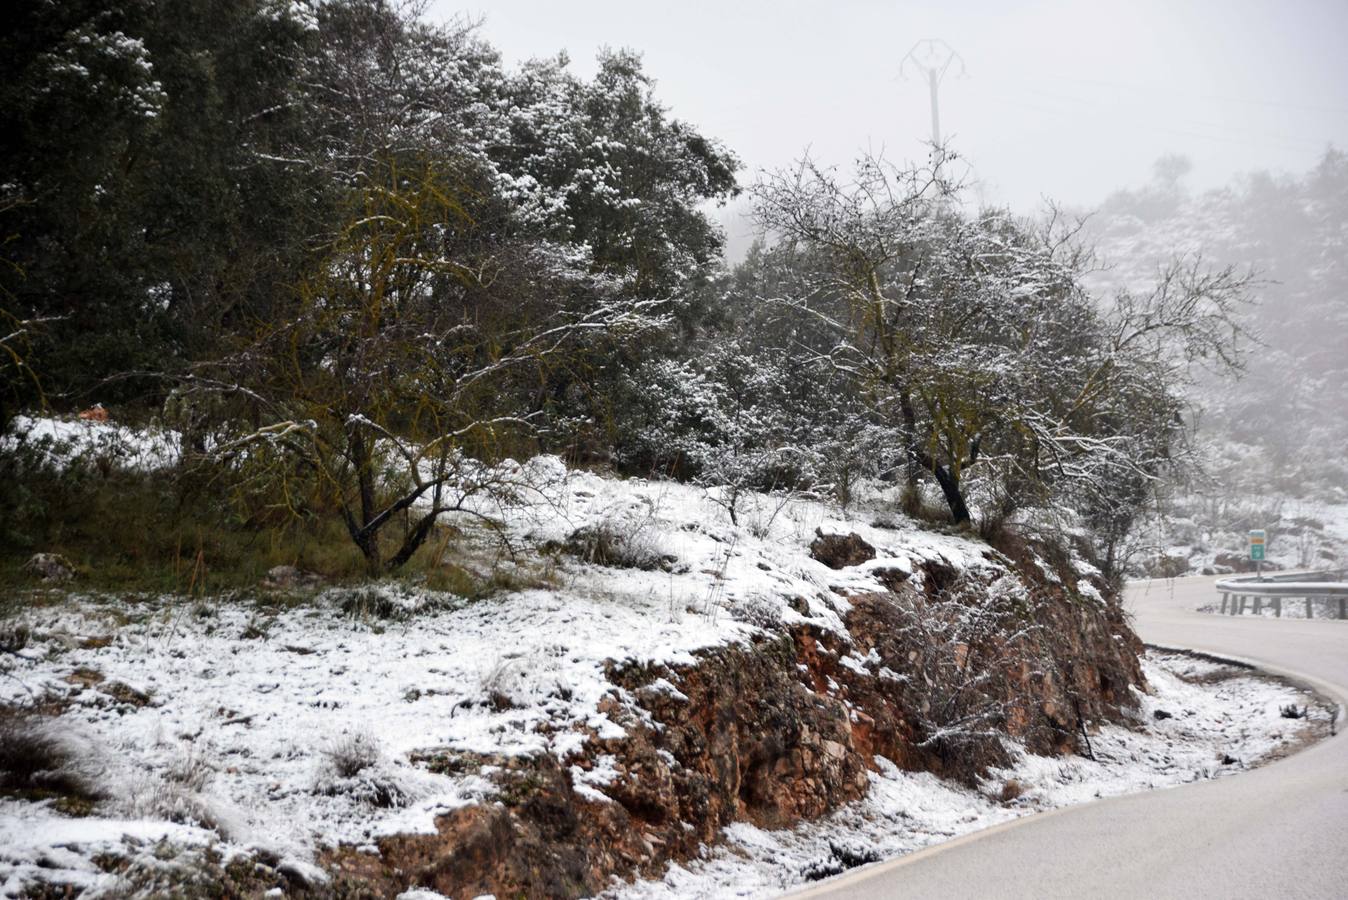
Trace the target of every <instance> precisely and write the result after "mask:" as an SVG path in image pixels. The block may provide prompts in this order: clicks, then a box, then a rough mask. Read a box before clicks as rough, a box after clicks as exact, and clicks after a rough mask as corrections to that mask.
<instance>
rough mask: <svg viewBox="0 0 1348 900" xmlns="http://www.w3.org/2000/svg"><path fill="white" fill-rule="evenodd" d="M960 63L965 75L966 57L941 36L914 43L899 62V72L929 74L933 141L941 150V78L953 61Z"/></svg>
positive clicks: (960, 71)
mask: <svg viewBox="0 0 1348 900" xmlns="http://www.w3.org/2000/svg"><path fill="white" fill-rule="evenodd" d="M956 62H958V63H959V66H960V68H959V73H960V75H961V76H963V75H964V73H965V69H964V57H962V56H960V55H959V54H958V53H956V52H955V51H954V49H953V48H951V46H950V45H949V44H947V43H946V42H945V41H943V40H941V39H940V38H926V39H924V40H920V41H918V42H917V43H916V44H914V45H913V49H911V50H909V51H908V55H907V56H905V57H904V58H903V61H902V62H901V63H899V74H900V75H904V76H907V74H908V72H909V71H910V70H917V71H919V72H922V73H923V74H925V75H926V76H927V87H928V88H929V89H930V91H931V142H932V145H933V146H934V147H936V148H937V151H938V152H939V150H940V147H941V103H940V97H939V94H940V88H941V79H943V78H945V73H946V71H947V70H949V68H950V66H951V64H952V63H956Z"/></svg>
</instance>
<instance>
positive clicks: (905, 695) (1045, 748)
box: [325, 551, 1142, 898]
mask: <svg viewBox="0 0 1348 900" xmlns="http://www.w3.org/2000/svg"><path fill="white" fill-rule="evenodd" d="M872 552H873V551H872ZM989 554H990V556H992V555H993V554H992V551H989ZM1026 557H1027V559H1033V558H1034V555H1033V553H1027V554H1026ZM996 561H997V562H998V563H999V564H1000V567H1001V568H1000V572H1001V573H1002V574H1005V572H1006V568H1005V567H1014V568H1019V569H1021V571H1022V573H1023V575H1024V576H1025V582H1026V583H1030V584H1034V585H1038V587H1037V588H1036V589H1035V590H1034V591H1032V592H1031V595H1030V596H1026V595H1025V593H1024V591H1023V590H1021V591H1019V592H1008V591H1004V590H1003V591H1000V592H999V589H998V587H997V585H996V584H995V583H994V582H996V580H997V579H999V578H1001V577H1002V575H1000V574H998V570H997V569H994V570H989V572H990V573H991V574H988V573H985V574H983V575H982V576H978V577H975V576H972V575H970V574H968V573H962V572H959V571H957V570H956V569H955V568H953V567H952V566H947V565H942V564H941V563H939V562H933V563H929V564H928V565H927V566H926V567H925V569H924V570H923V571H921V572H918V573H914V574H913V576H912V577H909V578H899V577H897V576H895V577H894V578H892V579H886V580H885V582H884V583H885V584H886V586H887V587H890V588H891V589H890V590H887V591H883V592H879V593H873V594H866V595H860V596H853V597H850V598H848V600H847V601H846V602H842V601H840V602H839V609H840V610H845V614H844V622H845V625H846V633H845V634H843V633H839V632H837V631H834V630H829V629H826V628H823V627H820V626H818V625H814V624H808V623H803V624H796V625H793V626H791V627H789V628H785V627H779V628H778V629H776V630H775V631H770V632H769V633H768V634H767V635H765V636H764V637H763V638H762V639H761V640H760V641H759V642H758V643H757V644H756V645H754V646H752V647H744V646H729V647H722V648H718V649H716V650H714V651H711V652H708V653H706V654H705V655H704V656H703V657H702V658H701V659H700V660H699V661H698V662H697V664H695V665H691V666H684V667H679V668H677V669H669V668H665V667H659V666H638V665H631V664H629V665H625V666H623V665H616V664H615V665H614V666H612V667H611V669H610V671H609V678H610V680H611V681H612V682H613V683H614V685H615V686H617V687H618V688H621V689H622V690H621V692H619V691H615V692H614V693H613V694H612V695H610V698H609V699H607V700H606V701H605V702H604V704H603V705H602V706H601V709H602V711H603V712H605V713H606V714H607V715H608V717H609V718H610V719H612V720H613V721H615V722H617V723H618V724H621V725H622V726H623V727H624V728H625V730H626V732H627V734H626V736H625V737H622V738H619V739H601V738H599V737H598V736H597V735H591V736H590V738H589V742H588V745H587V748H586V753H585V754H583V755H582V756H581V757H579V758H576V759H573V760H567V761H566V764H565V765H563V764H562V763H560V762H559V761H557V760H556V759H553V758H552V757H548V756H544V757H538V758H534V759H527V760H519V759H513V760H510V759H496V758H481V757H472V756H469V755H465V754H455V753H446V754H441V755H432V756H428V757H426V758H425V760H423V761H424V762H425V763H426V764H427V765H428V766H430V767H431V768H432V769H433V770H435V769H436V768H437V767H442V769H441V770H444V771H454V772H461V771H465V770H468V769H471V768H476V767H480V766H483V765H487V764H490V765H493V766H497V767H499V774H498V775H496V776H494V777H495V779H496V781H497V783H498V785H499V792H500V794H499V795H500V800H501V802H500V803H499V804H486V805H480V806H472V807H467V808H464V809H460V810H456V811H455V812H453V813H450V814H448V815H446V816H444V817H442V818H441V819H440V820H439V821H438V823H437V827H438V833H437V834H433V835H399V836H395V837H390V838H384V839H381V840H379V841H378V846H379V849H380V851H381V852H380V855H378V856H376V855H373V854H368V853H361V852H357V851H355V850H353V849H342V850H339V851H336V852H334V853H332V854H330V855H329V856H328V858H327V859H326V860H325V862H326V864H327V865H328V866H329V867H330V868H331V869H332V870H334V874H335V875H337V877H338V878H339V879H342V880H343V881H346V882H348V883H349V882H356V883H359V884H361V885H362V886H364V887H366V888H368V889H372V890H374V891H375V892H376V893H378V894H390V895H391V894H393V893H396V892H397V891H398V890H402V889H406V888H408V887H413V886H422V887H428V888H432V889H434V890H437V891H439V892H441V893H443V894H446V895H449V896H453V897H471V896H477V895H479V894H486V893H494V894H496V895H497V896H509V897H529V898H545V897H546V898H551V897H580V896H586V895H589V894H592V893H596V892H598V891H600V890H602V889H603V888H604V887H605V886H607V884H608V883H609V880H610V879H611V877H612V876H614V875H619V876H624V877H628V876H632V875H644V876H658V875H660V874H661V873H662V871H663V869H664V867H665V865H666V864H667V863H668V862H669V861H671V860H683V859H687V858H689V857H691V856H693V855H695V854H696V853H697V852H698V850H699V848H700V847H701V846H702V845H703V844H706V843H710V842H713V841H715V840H717V838H718V835H719V832H720V830H721V828H723V827H724V826H725V825H727V824H729V823H731V822H734V821H737V820H744V821H749V822H753V823H754V824H756V825H760V826H763V827H769V828H775V827H784V826H789V825H791V824H792V823H795V822H797V821H799V820H801V819H810V818H815V817H818V816H821V815H823V814H826V813H828V812H829V811H831V810H833V809H836V808H837V807H838V806H839V805H841V804H844V803H847V802H849V801H852V800H856V799H858V798H860V797H861V796H863V795H864V793H865V792H866V790H867V786H868V778H867V770H868V769H870V768H873V767H875V765H876V764H875V757H876V756H877V755H881V756H884V757H886V758H888V759H889V760H891V761H892V762H894V763H896V764H897V765H899V766H900V767H902V768H907V769H910V770H927V771H933V772H936V773H938V774H941V775H943V776H945V777H951V778H958V779H964V780H971V779H973V778H974V777H975V776H976V775H977V774H978V773H979V772H980V771H981V770H982V769H983V768H984V767H986V766H988V765H991V764H994V763H999V762H1003V761H1004V760H1003V753H1004V751H1003V750H1002V748H1001V742H1000V740H998V739H996V738H995V737H988V734H989V733H995V734H1004V735H1010V736H1013V737H1016V738H1019V739H1020V740H1023V741H1024V742H1025V743H1026V745H1027V746H1028V747H1029V748H1030V749H1031V750H1034V751H1036V752H1040V753H1064V752H1068V751H1073V750H1077V749H1079V747H1080V746H1081V744H1083V743H1084V740H1085V734H1086V729H1087V728H1088V727H1089V723H1092V722H1098V721H1102V720H1114V719H1118V718H1119V717H1121V715H1122V714H1123V713H1124V712H1125V710H1126V709H1127V708H1128V707H1129V706H1130V705H1131V703H1132V698H1131V694H1130V692H1129V687H1130V686H1131V685H1141V684H1142V675H1141V671H1140V668H1139V666H1138V662H1137V657H1136V652H1137V650H1138V649H1139V648H1140V647H1139V644H1138V642H1137V638H1136V637H1135V636H1134V635H1133V634H1132V633H1131V631H1129V630H1128V627H1127V625H1126V624H1125V623H1124V621H1123V618H1122V614H1121V612H1120V610H1119V608H1118V605H1117V604H1116V603H1112V602H1110V603H1102V602H1100V601H1098V600H1094V599H1087V598H1084V597H1083V596H1081V595H1080V594H1078V593H1077V592H1076V591H1075V590H1074V589H1073V588H1072V587H1071V586H1072V585H1075V584H1076V579H1077V576H1076V574H1075V573H1074V572H1072V571H1071V570H1070V566H1067V565H1065V564H1064V565H1063V566H1061V567H1059V569H1058V570H1057V572H1056V574H1055V575H1054V577H1053V578H1047V579H1046V578H1045V577H1044V576H1043V574H1042V573H1040V572H1039V571H1038V570H1037V569H1036V570H1035V571H1034V572H1032V573H1031V572H1030V570H1029V568H1028V564H1027V563H1025V562H1022V563H1019V564H1018V563H1015V562H1012V561H1010V560H1008V559H1006V558H1005V557H1001V556H998V557H997V559H996ZM980 578H981V579H982V580H980ZM1054 578H1056V579H1057V580H1056V581H1055V580H1054ZM1097 587H1103V586H1102V585H1100V586H1097ZM974 676H977V677H976V678H975V677H974ZM671 684H672V685H674V687H675V688H676V689H673V690H671V689H670V685H671ZM624 697H625V698H630V699H629V700H627V701H625V700H623V699H620V698H624ZM960 723H965V724H966V725H967V726H968V727H963V730H961V728H962V726H961V724H960ZM601 756H611V757H612V758H613V768H614V769H615V770H616V772H617V776H616V777H615V778H611V779H609V780H607V781H605V782H603V783H600V784H598V785H597V787H598V788H599V790H600V791H602V795H603V797H606V798H607V799H602V798H601V796H600V795H599V794H597V793H595V792H594V791H593V790H591V789H588V788H587V789H581V788H580V787H578V786H577V784H575V783H574V780H573V778H572V773H571V766H573V765H574V766H578V767H579V768H580V769H581V770H587V769H589V768H590V767H592V766H593V765H594V761H595V760H596V759H597V758H599V757H601ZM580 780H582V781H583V780H585V779H584V778H581V779H580Z"/></svg>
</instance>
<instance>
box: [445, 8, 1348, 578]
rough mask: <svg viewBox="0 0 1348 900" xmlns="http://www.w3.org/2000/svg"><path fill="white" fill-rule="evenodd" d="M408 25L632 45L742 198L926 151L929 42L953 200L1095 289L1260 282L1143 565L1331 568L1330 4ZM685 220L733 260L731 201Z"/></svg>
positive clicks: (1343, 108) (1333, 140)
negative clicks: (781, 181)
mask: <svg viewBox="0 0 1348 900" xmlns="http://www.w3.org/2000/svg"><path fill="white" fill-rule="evenodd" d="M429 12H430V15H431V17H432V18H441V19H446V20H448V19H451V18H454V17H456V16H458V17H467V18H468V19H470V20H474V21H478V22H479V23H480V28H481V33H482V34H483V35H484V36H485V37H486V38H487V39H488V40H490V41H491V42H492V44H493V45H495V46H496V47H497V48H498V49H499V50H500V52H501V53H502V55H503V57H504V62H505V63H506V64H507V65H518V64H519V63H521V62H523V61H525V60H527V59H530V58H538V57H553V56H556V55H557V54H558V53H559V52H565V53H566V54H567V55H568V57H569V59H570V66H571V68H572V69H573V70H574V71H576V72H577V73H579V74H582V75H584V76H587V77H588V76H590V75H592V74H593V72H594V71H595V67H596V63H595V58H596V54H597V53H598V52H599V51H600V50H601V49H602V48H605V47H611V48H622V47H630V48H633V49H635V50H637V51H639V52H640V53H641V54H642V56H643V60H644V64H645V70H646V72H647V73H648V74H649V75H650V76H651V77H652V78H654V79H655V80H656V82H657V86H658V90H659V94H660V97H661V98H662V101H663V102H665V103H666V104H668V106H669V107H670V108H671V109H672V110H673V111H674V112H675V114H676V115H678V116H679V117H680V118H681V119H684V120H686V121H689V122H691V123H692V124H694V125H695V126H697V127H698V128H700V129H701V130H702V131H703V133H705V134H708V135H710V136H713V137H715V138H718V139H720V140H721V141H723V142H724V143H725V144H726V146H728V147H729V148H730V149H731V150H733V151H734V152H735V153H736V154H737V155H738V156H739V158H740V159H741V161H742V162H743V164H744V167H743V169H742V170H741V172H740V174H739V179H740V183H741V185H743V186H748V185H750V184H752V183H753V182H754V181H755V179H756V178H757V177H759V176H760V175H761V174H762V173H763V172H765V171H771V170H774V169H779V168H782V167H787V166H790V165H791V164H792V163H793V161H795V160H796V159H798V158H799V157H800V156H801V155H802V154H805V153H808V154H809V156H810V157H811V158H813V159H814V160H816V161H818V162H820V163H822V164H824V165H836V166H839V167H840V168H841V169H844V170H845V169H846V168H847V167H848V166H849V165H850V163H851V162H852V160H853V159H855V158H856V157H857V155H858V154H861V153H865V152H872V153H882V154H884V155H885V156H887V157H889V158H890V159H893V160H895V161H901V160H910V159H923V158H925V156H926V155H927V154H928V153H929V151H930V144H929V142H930V140H931V114H930V106H929V90H928V84H927V81H926V80H925V78H924V77H923V75H922V73H921V71H920V70H919V69H917V68H916V67H914V66H912V65H908V66H904V64H903V60H904V57H905V56H906V55H907V54H908V53H909V52H910V50H912V49H913V48H914V46H915V45H916V44H917V43H918V42H919V41H922V40H925V39H929V38H940V39H943V40H944V41H945V42H946V43H947V44H948V45H949V47H950V49H951V50H952V51H954V53H955V54H956V55H955V56H954V58H953V59H952V61H951V64H950V65H949V67H948V68H947V70H946V72H945V75H944V76H943V77H942V79H941V82H940V90H939V101H940V120H941V131H942V137H943V141H944V143H945V144H946V145H947V147H948V149H949V150H950V151H951V152H953V153H955V154H958V155H959V157H960V165H961V166H962V167H964V168H963V171H964V172H965V177H966V179H967V183H968V185H969V188H970V191H969V195H968V196H969V198H970V199H972V200H973V201H974V202H976V203H977V204H979V205H994V206H1005V207H1008V208H1010V209H1011V210H1012V211H1013V212H1015V213H1017V214H1020V215H1027V216H1033V215H1041V214H1043V212H1044V210H1045V209H1046V207H1047V205H1048V203H1049V202H1050V201H1052V202H1053V203H1056V204H1060V205H1061V206H1062V207H1063V208H1065V209H1066V210H1067V211H1069V212H1070V213H1071V214H1073V215H1077V216H1082V217H1086V219H1087V222H1086V226H1085V228H1084V229H1083V232H1082V237H1083V239H1084V240H1086V241H1087V242H1089V243H1091V244H1092V245H1094V246H1095V248H1096V251H1097V253H1098V254H1099V265H1100V271H1099V272H1097V273H1096V275H1095V276H1094V277H1093V279H1092V281H1091V284H1092V286H1093V288H1094V289H1095V290H1097V291H1098V292H1099V293H1100V294H1101V296H1102V297H1108V296H1109V295H1110V294H1112V293H1113V292H1116V291H1119V290H1129V289H1131V290H1135V291H1138V290H1141V291H1145V290H1146V289H1147V286H1148V284H1149V282H1150V281H1151V280H1152V279H1154V276H1155V274H1156V272H1157V269H1158V267H1159V266H1160V265H1161V264H1163V263H1164V262H1165V261H1166V260H1167V259H1169V258H1171V257H1172V256H1174V255H1175V254H1176V253H1181V254H1190V255H1201V256H1202V257H1203V259H1204V260H1205V261H1206V262H1207V263H1210V264H1215V265H1232V266H1236V267H1238V268H1241V269H1244V270H1246V271H1253V272H1254V273H1255V274H1256V276H1257V277H1258V278H1259V279H1260V283H1259V284H1258V287H1257V290H1256V291H1255V295H1256V300H1257V303H1256V305H1255V306H1254V307H1252V308H1251V309H1250V310H1248V311H1247V312H1246V314H1245V322H1246V324H1247V325H1248V326H1249V327H1250V328H1251V330H1252V331H1254V332H1256V333H1257V334H1259V335H1260V336H1261V337H1262V341H1263V346H1261V347H1257V348H1255V347H1252V348H1250V349H1251V351H1252V352H1251V354H1250V356H1249V366H1248V371H1247V373H1246V375H1245V377H1244V378H1243V379H1241V380H1240V381H1238V382H1232V381H1229V380H1223V379H1217V378H1212V379H1209V380H1208V381H1206V382H1205V383H1202V384H1201V385H1200V386H1199V388H1198V389H1197V391H1196V392H1195V396H1194V397H1193V398H1192V399H1193V406H1194V409H1193V412H1192V428H1193V432H1194V439H1195V440H1196V441H1198V442H1199V443H1201V444H1203V445H1204V449H1205V452H1206V454H1207V458H1208V459H1209V465H1208V467H1207V469H1206V473H1205V475H1204V476H1203V477H1201V478H1199V479H1197V480H1196V481H1195V482H1194V483H1191V484H1185V485H1178V486H1176V489H1175V495H1174V497H1173V498H1172V500H1171V503H1170V505H1169V506H1168V507H1167V508H1166V509H1164V510H1158V511H1157V513H1158V514H1157V517H1156V524H1155V525H1154V526H1153V527H1152V528H1151V529H1150V530H1149V531H1148V532H1147V534H1146V536H1145V537H1144V538H1143V540H1144V541H1146V542H1149V544H1150V545H1151V547H1150V549H1148V550H1147V551H1146V552H1144V554H1143V555H1144V557H1147V558H1150V559H1151V561H1152V562H1151V565H1152V567H1153V571H1156V572H1166V573H1172V574H1179V573H1181V572H1184V571H1199V570H1212V569H1214V567H1215V569H1216V570H1218V571H1221V570H1223V569H1226V568H1230V567H1232V566H1235V567H1239V566H1240V564H1241V563H1242V562H1243V560H1241V559H1239V558H1238V557H1239V555H1240V550H1241V548H1242V543H1243V532H1244V530H1245V529H1247V528H1252V527H1264V528H1266V529H1269V530H1270V532H1271V533H1272V535H1274V536H1275V537H1281V540H1276V541H1275V543H1274V547H1273V548H1272V549H1273V551H1274V556H1275V557H1277V558H1279V559H1281V561H1282V562H1283V563H1284V564H1286V565H1325V564H1341V562H1342V558H1343V552H1344V544H1343V541H1342V535H1343V534H1345V533H1348V516H1345V515H1342V512H1343V510H1342V508H1340V507H1341V506H1342V505H1343V504H1348V465H1345V462H1344V457H1345V449H1348V364H1346V363H1345V359H1346V358H1348V299H1346V298H1348V274H1346V273H1345V259H1348V235H1346V234H1345V225H1344V223H1345V222H1346V221H1348V191H1346V185H1348V177H1346V168H1348V167H1345V163H1344V159H1343V157H1342V155H1341V153H1340V152H1339V151H1341V150H1342V149H1343V148H1346V147H1348V57H1345V55H1344V53H1343V50H1342V48H1343V47H1344V46H1345V45H1346V44H1348V4H1345V3H1342V2H1337V0H1298V2H1269V0H1235V2H1208V0H1195V2H1180V3H1176V2H1163V0H1141V2H1132V3H1127V4H1123V3H1118V4H1101V3H1090V4H1086V3H1073V2H1036V3H1015V4H1007V3H996V2H962V3H954V4H952V3H935V2H862V0H840V2H833V3H828V4H822V3H805V2H784V3H783V2H777V3H734V4H729V3H722V2H704V0H696V2H690V3H680V4H632V3H623V2H612V0H590V2H572V3H565V4H558V3H548V2H536V0H493V2H492V3H490V4H485V5H479V6H467V7H464V6H462V5H460V4H458V3H455V2H444V0H441V2H437V3H434V4H432V5H431V7H430V9H429ZM708 213H709V214H710V215H711V216H712V217H713V218H715V219H717V220H718V221H719V223H720V224H721V226H722V228H723V229H724V231H725V233H726V238H727V240H726V248H725V254H726V257H727V260H728V261H729V262H731V263H735V262H738V261H739V260H741V259H742V258H743V256H744V254H745V252H746V251H747V249H748V248H749V246H750V245H751V243H752V241H753V240H754V238H755V230H754V227H753V224H752V222H751V215H750V214H751V204H750V201H749V200H748V199H747V198H746V197H744V196H741V197H740V198H737V199H735V200H732V201H730V202H729V203H728V204H726V205H724V206H719V207H709V208H708ZM1340 519H1342V520H1343V521H1339V520H1340ZM1326 523H1328V525H1326ZM1336 526H1337V531H1336V530H1335V529H1336Z"/></svg>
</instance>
